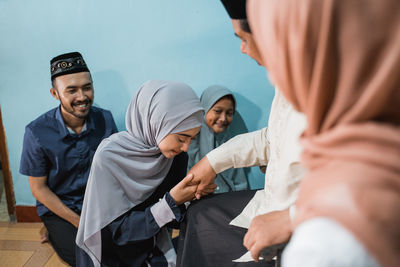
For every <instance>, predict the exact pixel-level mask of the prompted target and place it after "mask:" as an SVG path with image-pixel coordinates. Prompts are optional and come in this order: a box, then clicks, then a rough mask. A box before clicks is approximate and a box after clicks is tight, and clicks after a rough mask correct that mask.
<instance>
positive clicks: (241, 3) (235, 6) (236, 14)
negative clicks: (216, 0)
mask: <svg viewBox="0 0 400 267" xmlns="http://www.w3.org/2000/svg"><path fill="white" fill-rule="evenodd" d="M221 2H222V4H223V5H224V7H225V9H226V11H227V12H228V14H229V17H231V19H247V15H246V0H221Z"/></svg>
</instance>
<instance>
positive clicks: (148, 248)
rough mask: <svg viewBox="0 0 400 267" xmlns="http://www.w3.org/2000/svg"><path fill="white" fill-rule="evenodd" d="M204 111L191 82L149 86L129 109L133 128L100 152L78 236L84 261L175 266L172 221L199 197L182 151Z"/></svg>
mask: <svg viewBox="0 0 400 267" xmlns="http://www.w3.org/2000/svg"><path fill="white" fill-rule="evenodd" d="M203 114H204V111H203V108H202V107H201V105H200V102H199V100H198V98H197V96H196V94H195V93H194V92H193V90H192V89H191V88H190V87H189V86H187V85H185V84H182V83H177V82H168V81H149V82H146V83H145V84H143V85H142V87H141V88H140V89H139V91H138V92H137V94H136V95H135V97H134V98H133V99H132V101H131V103H130V105H129V107H128V110H127V113H126V129H127V131H124V132H119V133H116V134H114V135H112V136H111V137H109V138H107V139H105V140H103V141H102V142H101V144H100V145H99V147H98V149H97V151H96V153H95V155H94V158H93V163H92V167H91V171H90V175H89V179H88V183H87V186H86V192H85V198H84V202H83V209H82V214H81V219H80V224H79V228H78V234H77V238H76V243H77V245H78V247H79V248H78V249H77V265H78V266H85V267H86V266H156V265H157V264H162V266H175V261H176V254H175V251H174V249H173V246H172V243H171V239H170V236H169V234H168V232H167V229H166V227H165V225H166V224H170V223H173V222H175V223H176V222H179V221H181V220H182V219H183V216H184V214H185V211H186V207H185V205H184V203H185V202H186V201H189V200H192V199H193V198H194V193H195V191H196V188H197V185H195V184H192V183H191V180H192V178H193V177H190V176H188V177H186V178H184V179H183V180H182V178H183V177H185V175H186V170H187V154H186V153H181V152H186V151H187V150H188V146H189V144H190V142H191V140H192V139H193V138H194V137H195V136H196V135H197V133H198V132H199V130H200V127H201V121H202V118H203ZM213 189H214V188H212V187H211V188H210V190H211V191H212V190H213ZM157 266H158V265H157Z"/></svg>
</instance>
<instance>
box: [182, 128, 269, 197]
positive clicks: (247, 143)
mask: <svg viewBox="0 0 400 267" xmlns="http://www.w3.org/2000/svg"><path fill="white" fill-rule="evenodd" d="M267 133H268V130H267V128H263V129H261V130H258V131H254V132H250V133H246V134H241V135H238V136H235V137H233V138H232V139H230V140H229V141H228V142H226V143H224V144H222V145H221V146H219V147H217V148H215V149H214V150H212V151H211V152H209V153H208V154H207V155H206V156H205V157H204V158H203V159H201V160H200V161H199V162H198V163H197V164H196V165H194V166H193V168H192V169H190V170H189V173H193V174H194V181H196V182H200V184H199V186H198V189H197V193H196V197H197V198H200V196H201V195H206V194H207V193H208V191H207V186H208V185H210V184H212V183H213V182H214V178H215V176H216V174H217V173H220V172H222V171H224V170H226V169H229V168H242V167H250V166H260V165H267V163H268V157H269V141H268V136H267Z"/></svg>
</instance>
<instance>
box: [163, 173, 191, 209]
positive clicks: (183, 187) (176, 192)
mask: <svg viewBox="0 0 400 267" xmlns="http://www.w3.org/2000/svg"><path fill="white" fill-rule="evenodd" d="M193 178H194V176H193V174H188V175H187V176H186V177H185V178H183V180H182V181H180V182H179V183H178V184H177V185H175V186H174V187H173V188H172V189H171V190H170V191H169V194H170V195H171V197H172V199H173V200H174V201H175V203H176V204H177V205H181V204H183V203H185V202H186V201H190V200H193V199H194V197H195V193H196V190H197V186H198V182H197V183H196V182H194V181H193Z"/></svg>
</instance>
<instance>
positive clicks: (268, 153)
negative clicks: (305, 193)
mask: <svg viewBox="0 0 400 267" xmlns="http://www.w3.org/2000/svg"><path fill="white" fill-rule="evenodd" d="M305 126H306V119H305V116H304V115H303V114H301V113H299V112H297V111H295V110H294V109H293V107H292V105H291V104H289V103H288V102H287V100H286V99H285V98H284V97H283V95H282V94H281V92H279V90H277V89H276V90H275V97H274V100H273V102H272V107H271V113H270V117H269V127H268V128H263V129H261V130H258V131H255V132H250V133H246V134H242V135H238V136H236V137H234V138H232V139H230V140H229V141H228V142H226V143H224V144H223V145H221V146H219V147H218V148H216V149H214V150H212V151H210V152H209V153H208V154H207V158H208V160H209V162H210V164H211V166H212V168H213V169H214V171H215V172H216V173H220V172H222V171H224V170H226V169H229V168H232V167H233V168H241V167H249V166H262V165H267V170H266V173H265V187H264V189H262V190H259V191H257V192H256V194H255V195H254V197H253V199H252V200H251V201H250V202H249V203H248V204H247V206H246V207H245V208H244V210H243V211H242V213H241V214H240V215H239V216H237V217H236V218H235V219H234V220H233V221H232V222H231V224H232V225H236V226H239V227H245V228H249V226H250V222H251V220H252V219H253V218H254V217H255V216H257V215H260V214H265V213H268V212H271V211H275V210H283V209H286V208H288V207H289V206H290V205H292V204H294V202H295V201H296V198H297V193H298V185H299V182H300V179H301V178H302V176H303V174H304V169H303V168H302V167H301V166H300V163H299V158H300V153H301V148H300V145H299V143H298V138H299V136H300V134H301V133H302V132H303V131H304V129H305Z"/></svg>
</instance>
